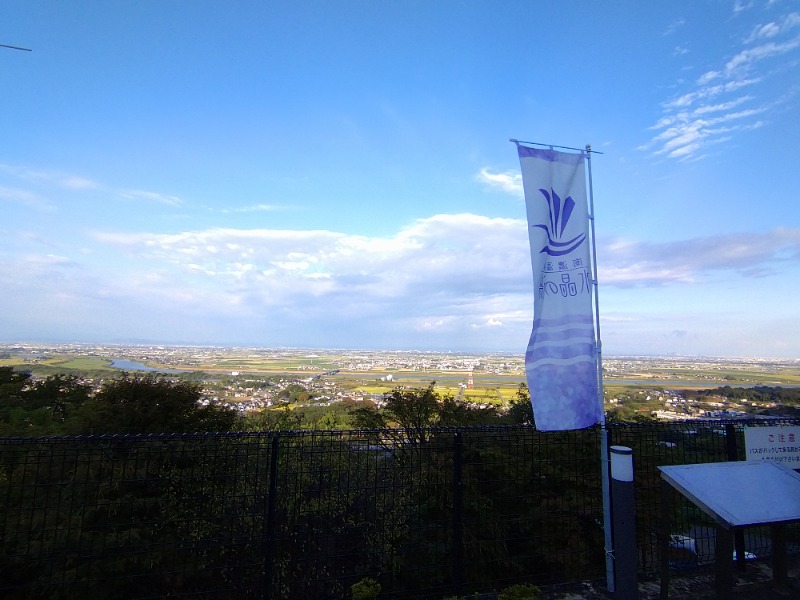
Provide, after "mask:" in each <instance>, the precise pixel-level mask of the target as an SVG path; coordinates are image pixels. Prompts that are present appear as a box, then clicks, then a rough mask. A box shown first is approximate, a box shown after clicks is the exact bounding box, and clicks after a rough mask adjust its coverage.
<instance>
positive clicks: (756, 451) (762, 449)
mask: <svg viewBox="0 0 800 600" xmlns="http://www.w3.org/2000/svg"><path fill="white" fill-rule="evenodd" d="M744 445H745V449H746V451H747V460H774V461H777V462H782V463H784V464H785V465H786V466H787V467H790V468H792V469H800V427H745V428H744Z"/></svg>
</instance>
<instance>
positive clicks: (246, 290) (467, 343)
mask: <svg viewBox="0 0 800 600" xmlns="http://www.w3.org/2000/svg"><path fill="white" fill-rule="evenodd" d="M93 239H94V240H95V241H96V242H97V244H98V245H96V247H95V248H94V251H93V252H92V253H89V254H85V253H79V252H76V253H74V256H70V255H68V254H66V253H64V252H61V253H59V254H55V253H51V254H44V253H43V254H38V255H33V254H31V255H28V256H27V257H26V258H25V260H24V264H23V263H15V264H13V265H12V264H8V263H6V264H3V263H1V262H0V280H2V281H3V282H4V290H5V292H6V293H5V294H4V295H3V297H2V298H0V315H6V317H0V324H4V323H5V321H4V320H3V319H5V320H7V319H8V318H11V317H13V319H15V320H16V321H17V322H19V321H24V319H25V317H24V315H25V314H29V312H30V311H35V312H36V313H42V314H48V315H49V314H53V315H56V314H57V315H58V316H59V320H58V321H53V323H50V324H49V326H50V327H51V330H53V331H60V330H61V329H63V328H64V327H66V326H67V324H69V323H75V324H76V325H74V328H75V330H76V331H83V332H96V335H98V337H101V338H102V337H107V336H108V335H111V334H110V333H109V332H114V335H116V336H123V337H124V336H125V335H127V337H128V338H130V337H138V338H142V337H148V336H149V337H150V338H154V339H164V338H165V337H168V338H169V339H178V340H188V341H197V342H203V341H209V340H214V341H216V342H217V343H222V342H224V341H228V340H235V341H237V342H238V343H257V342H258V343H263V344H266V345H270V344H296V345H304V344H305V345H320V346H325V345H336V344H345V345H357V346H358V345H361V346H369V347H372V346H377V347H384V348H391V347H396V346H397V347H400V346H402V347H407V346H409V345H411V346H415V347H427V348H431V349H435V348H447V347H450V348H465V347H476V348H484V349H486V348H489V349H491V348H501V349H502V348H513V347H520V348H521V347H523V344H524V342H525V340H526V338H527V336H528V335H529V333H530V329H529V328H530V319H531V313H532V287H533V285H532V278H531V273H530V256H529V248H528V239H527V228H526V224H525V222H524V221H523V220H519V219H500V218H489V217H484V216H480V215H474V214H440V215H434V216H431V217H429V218H425V219H419V220H417V221H414V222H412V223H410V224H408V225H407V226H405V227H402V228H400V229H399V230H398V231H396V232H395V233H394V234H393V235H389V236H383V237H378V236H357V235H348V234H344V233H341V232H336V231H324V230H316V231H278V230H269V229H251V230H243V229H207V230H200V231H186V232H176V233H172V234H160V233H145V232H143V233H138V234H130V233H115V232H95V233H94V234H93ZM798 257H800V229H798V228H795V229H790V228H786V229H778V230H774V231H770V232H764V233H748V234H738V235H733V234H732V235H728V236H715V237H708V238H697V239H690V240H683V241H680V242H670V243H657V242H641V241H636V240H625V239H619V238H618V239H613V240H608V241H603V242H601V243H600V245H599V247H598V260H599V261H600V273H599V280H600V285H601V289H606V290H609V291H610V290H614V289H619V290H623V289H624V290H628V292H627V293H633V294H637V293H641V292H640V291H641V290H647V289H664V290H670V289H675V288H681V287H685V286H698V285H699V286H702V285H708V282H709V281H711V280H715V279H717V278H719V277H721V276H725V277H733V278H734V279H736V280H742V281H745V280H747V281H754V280H755V278H756V276H760V277H762V278H765V277H770V276H773V275H774V274H775V273H776V272H777V271H778V270H780V271H785V270H786V269H790V268H794V267H793V265H796V264H797V259H798ZM632 290H640V291H639V292H634V291H632ZM632 298H634V300H633V302H636V300H635V296H633V297H632ZM120 314H125V319H122V320H120V317H119V315H120ZM612 317H613V315H612ZM614 318H622V319H624V318H625V315H624V314H618V313H617V315H616V317H614ZM4 326H5V325H4ZM126 328H127V329H126ZM126 331H127V333H126ZM84 335H85V333H84ZM401 340H403V343H400V341H401ZM410 340H415V342H413V343H412V342H411V341H410ZM393 341H396V342H397V343H393Z"/></svg>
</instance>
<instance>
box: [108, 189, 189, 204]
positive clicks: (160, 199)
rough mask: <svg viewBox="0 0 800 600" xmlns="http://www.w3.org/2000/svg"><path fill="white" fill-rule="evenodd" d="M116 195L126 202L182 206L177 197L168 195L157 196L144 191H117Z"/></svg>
mask: <svg viewBox="0 0 800 600" xmlns="http://www.w3.org/2000/svg"><path fill="white" fill-rule="evenodd" d="M118 193H119V195H120V196H122V197H123V198H125V199H127V200H143V201H145V202H157V203H159V204H167V205H169V206H180V205H181V204H183V202H182V201H181V199H180V198H178V197H177V196H170V195H168V194H159V193H156V192H147V191H144V190H119V192H118Z"/></svg>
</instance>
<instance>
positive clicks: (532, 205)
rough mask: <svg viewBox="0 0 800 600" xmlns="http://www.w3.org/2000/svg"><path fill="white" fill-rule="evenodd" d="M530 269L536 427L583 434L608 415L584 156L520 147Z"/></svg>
mask: <svg viewBox="0 0 800 600" xmlns="http://www.w3.org/2000/svg"><path fill="white" fill-rule="evenodd" d="M517 147H518V150H519V161H520V167H521V170H522V183H523V188H524V190H525V206H526V210H527V214H528V236H529V239H530V244H531V264H532V267H533V284H534V290H533V291H534V298H533V332H532V333H531V338H530V342H529V343H528V349H527V352H526V353H525V370H526V372H527V379H528V389H529V390H530V395H531V402H532V404H533V417H534V421H535V423H536V428H537V429H539V430H541V431H558V430H565V429H583V428H584V427H590V426H592V425H594V424H596V423H598V422H600V421H601V420H602V418H603V412H602V411H603V406H602V403H601V402H600V399H599V394H598V380H597V377H598V373H597V360H598V357H597V351H596V342H595V331H594V315H593V312H592V274H591V255H590V253H591V248H590V244H591V239H590V237H589V209H588V206H587V201H586V175H585V167H584V162H585V155H584V153H582V152H581V153H564V152H558V151H555V150H549V149H538V148H529V147H525V146H520V145H518V146H517Z"/></svg>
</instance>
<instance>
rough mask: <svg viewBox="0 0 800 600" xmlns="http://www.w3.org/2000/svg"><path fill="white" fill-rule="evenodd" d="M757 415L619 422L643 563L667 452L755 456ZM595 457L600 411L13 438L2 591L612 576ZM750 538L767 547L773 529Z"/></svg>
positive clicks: (410, 591)
mask: <svg viewBox="0 0 800 600" xmlns="http://www.w3.org/2000/svg"><path fill="white" fill-rule="evenodd" d="M760 424H764V422H763V421H731V422H720V421H704V422H698V421H694V422H689V423H648V424H626V425H620V424H616V425H609V426H608V430H609V434H610V437H611V441H612V443H613V444H621V445H626V446H630V447H632V448H633V449H634V457H635V466H636V501H637V522H638V534H639V543H638V546H639V553H640V555H639V569H640V571H641V572H655V571H656V570H657V567H658V560H657V557H656V549H657V545H656V542H655V532H656V531H657V526H658V516H659V513H658V509H659V502H660V480H659V474H658V471H657V469H656V467H657V466H658V465H668V464H688V463H700V462H716V461H724V460H736V459H743V458H744V442H743V431H744V427H745V426H758V425H760ZM768 424H770V425H773V424H777V423H776V422H775V421H769V422H768ZM781 424H793V425H796V424H797V422H794V421H791V422H790V421H787V422H783V423H781ZM600 470H601V467H600V455H599V430H598V429H596V428H595V429H587V430H581V431H570V432H550V433H542V432H537V431H535V430H534V429H532V428H529V427H522V426H520V427H477V428H453V429H415V430H388V431H336V432H323V431H304V432H270V433H236V434H202V435H201V434H198V435H158V436H155V435H153V436H100V437H61V438H8V439H0V539H1V540H2V542H0V544H1V545H0V595H2V597H3V598H9V599H13V598H20V599H23V598H25V599H28V598H44V597H46V598H109V597H115V598H164V597H170V598H230V597H231V596H233V595H234V594H235V595H236V596H237V597H240V598H243V599H244V598H270V599H273V598H274V599H283V598H320V599H322V598H330V599H339V598H349V597H350V586H351V585H352V584H353V583H355V582H357V581H359V580H360V579H362V578H364V577H371V578H373V579H375V580H377V581H378V582H379V583H380V584H381V586H382V592H381V596H380V597H381V598H392V599H405V598H442V597H446V596H450V595H460V594H468V593H472V592H485V591H491V590H499V589H502V588H503V587H506V586H508V585H511V584H513V583H519V582H532V583H536V584H540V585H547V584H555V583H568V582H576V581H581V580H587V579H599V578H602V577H603V576H604V565H605V561H604V548H603V531H602V523H603V515H602V502H601V493H600V489H601V481H600ZM673 521H674V523H675V525H674V527H675V528H676V532H679V533H681V534H685V535H687V536H691V537H692V538H693V539H695V540H696V541H697V552H696V556H695V560H697V561H699V562H703V561H707V562H710V561H712V560H713V548H712V549H709V548H710V544H711V542H710V540H711V537H712V532H713V530H712V528H711V524H710V523H709V522H708V521H707V520H706V519H705V518H704V517H703V515H701V514H699V513H698V512H697V511H696V510H693V509H691V507H689V506H688V505H687V504H686V503H683V504H680V503H679V504H678V512H676V514H675V515H674V518H673ZM792 535H793V534H790V537H791V536H792ZM747 544H748V548H747V549H748V551H750V552H753V553H755V554H757V555H759V556H761V555H765V554H769V533H768V531H767V532H758V531H757V532H756V533H755V534H754V535H751V536H750V537H749V538H748V540H747Z"/></svg>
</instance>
